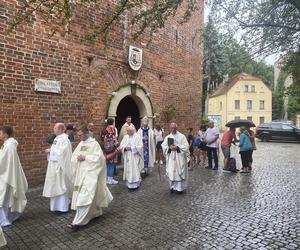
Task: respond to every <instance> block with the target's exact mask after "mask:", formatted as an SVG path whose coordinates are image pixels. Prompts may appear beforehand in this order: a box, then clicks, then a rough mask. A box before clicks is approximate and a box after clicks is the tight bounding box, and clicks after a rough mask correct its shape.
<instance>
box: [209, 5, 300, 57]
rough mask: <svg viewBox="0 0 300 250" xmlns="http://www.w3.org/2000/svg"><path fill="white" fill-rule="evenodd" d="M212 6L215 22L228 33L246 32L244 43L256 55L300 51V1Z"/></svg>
mask: <svg viewBox="0 0 300 250" xmlns="http://www.w3.org/2000/svg"><path fill="white" fill-rule="evenodd" d="M208 2H209V3H210V5H211V6H212V9H213V12H214V17H215V20H216V21H217V22H218V23H219V24H220V25H222V27H223V28H224V29H226V30H227V31H228V32H232V31H236V30H238V29H239V30H242V31H241V32H242V40H243V42H244V44H245V46H246V47H247V48H248V49H249V50H250V51H252V53H253V54H270V53H275V52H284V53H287V52H289V51H296V50H299V46H300V2H299V0H264V1H257V0H248V1H240V0H227V1H223V0H210V1H208ZM229 23H230V25H228V24H229ZM225 24H226V25H225Z"/></svg>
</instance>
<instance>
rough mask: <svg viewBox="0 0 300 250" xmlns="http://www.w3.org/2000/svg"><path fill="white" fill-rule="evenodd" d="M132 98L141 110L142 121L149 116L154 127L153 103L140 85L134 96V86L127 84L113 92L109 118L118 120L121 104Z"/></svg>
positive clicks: (108, 109)
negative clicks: (123, 100) (127, 98)
mask: <svg viewBox="0 0 300 250" xmlns="http://www.w3.org/2000/svg"><path fill="white" fill-rule="evenodd" d="M128 96H129V97H130V98H132V99H133V100H134V102H135V103H136V105H137V107H138V109H139V115H140V117H139V118H140V120H141V119H142V118H143V117H144V116H148V117H149V118H150V119H149V120H150V121H149V126H150V127H153V124H154V122H153V118H154V117H153V107H152V103H151V99H150V96H149V94H148V93H147V92H146V90H145V89H144V88H143V87H141V86H140V85H138V84H136V92H135V94H132V86H131V84H125V85H123V86H121V87H119V88H118V89H117V90H115V91H112V93H111V98H110V100H109V105H108V108H107V118H114V119H115V118H116V117H117V109H118V106H119V103H120V102H121V101H122V99H124V98H125V97H128ZM124 122H125V121H124Z"/></svg>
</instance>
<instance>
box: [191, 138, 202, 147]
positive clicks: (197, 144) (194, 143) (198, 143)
mask: <svg viewBox="0 0 300 250" xmlns="http://www.w3.org/2000/svg"><path fill="white" fill-rule="evenodd" d="M200 141H201V140H200V137H199V136H195V137H194V140H193V147H194V148H198V147H199V146H200Z"/></svg>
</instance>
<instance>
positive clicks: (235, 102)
mask: <svg viewBox="0 0 300 250" xmlns="http://www.w3.org/2000/svg"><path fill="white" fill-rule="evenodd" d="M240 106H241V101H240V100H235V101H234V107H235V109H240Z"/></svg>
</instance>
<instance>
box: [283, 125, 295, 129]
mask: <svg viewBox="0 0 300 250" xmlns="http://www.w3.org/2000/svg"><path fill="white" fill-rule="evenodd" d="M282 129H284V130H293V128H292V127H291V126H289V125H285V124H282Z"/></svg>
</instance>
